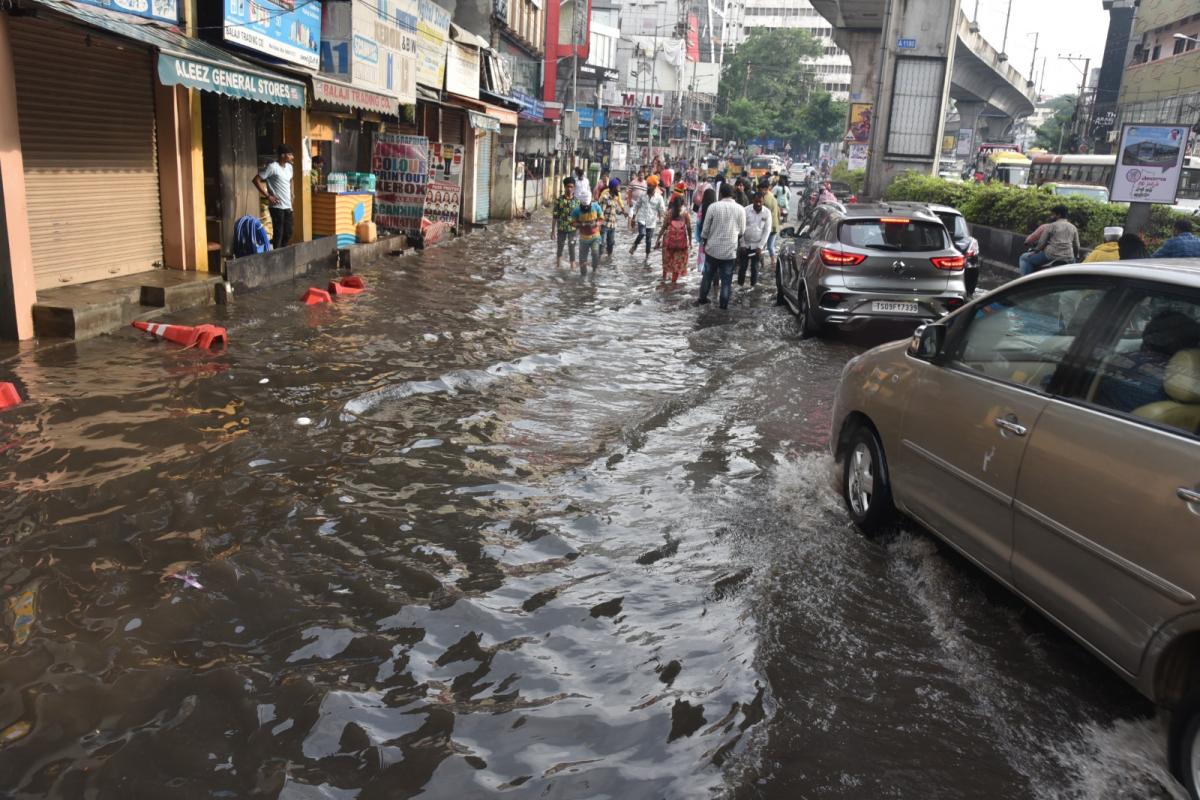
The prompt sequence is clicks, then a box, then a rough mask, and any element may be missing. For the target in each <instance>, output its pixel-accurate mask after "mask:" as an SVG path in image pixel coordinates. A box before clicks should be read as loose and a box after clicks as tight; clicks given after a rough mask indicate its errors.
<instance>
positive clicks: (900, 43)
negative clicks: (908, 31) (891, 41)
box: [896, 39, 917, 50]
mask: <svg viewBox="0 0 1200 800" xmlns="http://www.w3.org/2000/svg"><path fill="white" fill-rule="evenodd" d="M896 47H898V48H899V49H901V50H916V49H917V40H916V39H897V40H896Z"/></svg>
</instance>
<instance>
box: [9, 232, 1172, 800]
mask: <svg viewBox="0 0 1200 800" xmlns="http://www.w3.org/2000/svg"><path fill="white" fill-rule="evenodd" d="M544 228H545V226H544V225H542V224H540V223H538V224H530V225H523V224H513V225H509V226H501V227H498V228H493V229H491V230H490V231H489V232H488V233H486V234H477V235H474V236H471V237H469V238H468V239H466V240H463V241H459V242H455V243H453V244H452V245H449V246H447V247H444V248H439V249H436V250H434V251H432V252H430V253H429V254H427V255H424V256H421V257H419V258H406V259H391V258H385V259H383V260H382V261H380V262H379V263H377V264H375V265H373V266H372V267H371V268H369V269H367V270H365V271H364V273H363V276H364V278H365V279H366V282H367V285H368V286H369V287H370V289H369V291H368V292H367V293H365V294H363V295H360V296H357V297H354V298H350V299H348V300H344V301H339V302H338V303H336V304H334V305H332V306H318V307H305V306H303V305H300V304H299V303H297V302H296V301H295V298H296V297H297V296H298V295H299V289H301V288H302V287H299V286H286V287H279V288H277V289H272V290H267V291H264V292H261V293H258V294H255V295H251V296H247V297H245V298H242V299H240V300H239V302H238V304H237V305H234V306H231V307H227V308H220V309H215V310H212V309H210V310H208V311H206V312H204V314H207V315H209V316H208V317H207V318H206V317H203V316H202V315H201V312H192V315H191V316H190V317H189V316H188V315H181V319H180V321H181V322H183V323H185V324H186V323H187V322H189V321H197V322H198V321H202V320H204V321H207V320H208V319H209V318H211V317H212V316H215V317H217V318H218V319H217V320H215V321H217V322H218V323H219V324H221V325H224V326H225V327H227V328H228V329H229V331H230V335H231V340H232V341H231V347H230V349H229V350H228V351H227V352H226V353H225V354H223V355H219V356H212V355H208V354H201V353H196V352H194V351H183V350H180V349H178V348H174V347H172V346H169V345H163V344H160V343H154V342H149V341H146V340H144V339H142V338H141V337H140V336H136V335H134V334H133V333H132V332H122V333H119V334H117V335H114V336H112V337H105V338H102V339H99V340H94V341H88V342H83V343H80V344H78V345H73V346H68V347H59V348H52V349H44V350H38V351H34V352H32V353H26V354H24V355H22V356H20V357H15V358H13V359H12V360H10V362H9V364H8V367H10V368H11V370H12V372H13V374H14V376H15V377H16V379H17V380H19V381H20V382H21V383H22V385H23V387H24V388H25V390H26V391H27V393H28V395H29V396H30V397H31V398H32V402H30V403H28V404H26V405H24V406H22V407H20V408H18V409H15V410H14V411H12V412H9V413H6V414H5V415H4V416H3V417H2V418H0V442H2V444H0V486H3V488H4V495H3V497H4V500H3V502H2V503H0V555H2V556H3V558H2V559H0V591H2V593H3V595H4V611H5V616H4V625H3V626H2V627H0V787H4V790H5V791H7V792H10V793H11V794H13V795H14V796H18V797H29V798H32V797H43V796H57V797H162V796H165V795H166V794H167V793H168V792H170V793H171V794H172V795H178V796H183V797H193V796H195V797H252V796H261V797H276V796H280V797H287V798H364V799H365V798H374V797H389V798H391V797H410V796H417V795H421V796H423V797H448V798H461V797H479V796H488V795H490V794H493V793H499V792H504V793H505V794H507V795H511V796H514V797H538V798H579V797H620V798H643V797H644V798H661V797H671V798H695V797H704V796H714V795H716V796H720V795H724V794H729V793H732V794H735V795H742V796H764V797H765V796H774V797H789V798H790V797H797V796H811V797H832V796H845V797H862V796H874V795H889V796H897V797H929V796H946V797H963V796H972V795H974V796H985V795H984V794H982V793H981V790H977V789H976V788H975V787H977V786H979V785H981V781H983V780H984V778H985V777H986V780H987V781H989V782H990V783H989V785H990V787H991V788H993V789H995V787H996V786H1003V787H1011V788H1005V789H1002V790H996V791H995V793H994V794H992V795H990V796H996V797H999V796H1005V797H1025V796H1029V795H1030V794H1035V795H1039V796H1055V793H1056V792H1062V794H1061V795H1060V796H1071V797H1075V796H1080V797H1082V796H1085V795H1084V794H1083V793H1081V792H1080V791H1076V789H1074V788H1072V787H1075V786H1077V785H1081V784H1077V783H1071V781H1074V780H1075V777H1074V775H1075V774H1076V772H1080V773H1081V772H1084V771H1085V770H1084V768H1083V766H1081V765H1084V764H1087V763H1090V762H1089V761H1088V759H1092V760H1095V759H1096V758H1098V756H1097V755H1096V754H1097V753H1109V752H1112V750H1113V749H1114V748H1113V745H1112V744H1111V742H1112V741H1113V740H1114V737H1115V738H1116V739H1117V740H1122V739H1123V737H1125V736H1127V735H1128V736H1130V737H1133V736H1138V737H1146V736H1151V737H1152V736H1154V735H1156V734H1154V733H1153V732H1152V731H1149V729H1147V728H1144V727H1139V726H1143V723H1141V722H1139V721H1134V722H1130V723H1117V724H1127V725H1129V726H1130V727H1129V732H1128V733H1121V732H1120V729H1114V728H1111V727H1109V726H1110V725H1111V724H1113V714H1117V713H1123V714H1126V715H1130V714H1139V713H1144V708H1143V707H1141V706H1139V705H1137V703H1136V701H1134V700H1131V699H1129V696H1128V694H1124V695H1120V697H1121V698H1122V699H1121V700H1120V701H1119V702H1118V703H1117V704H1116V708H1117V710H1116V711H1114V712H1112V713H1107V712H1101V711H1098V710H1096V709H1098V708H1102V707H1103V703H1102V701H1101V699H1100V698H1099V697H1098V696H1097V694H1096V692H1092V693H1089V694H1087V695H1086V696H1085V697H1084V698H1083V699H1082V700H1077V701H1076V704H1077V705H1078V706H1079V707H1080V710H1079V711H1078V712H1076V713H1070V714H1069V713H1066V712H1062V711H1059V712H1058V713H1057V714H1049V715H1043V714H1042V711H1043V706H1044V704H1045V703H1046V702H1047V701H1046V699H1045V698H1046V697H1050V698H1052V700H1053V702H1054V703H1056V704H1058V705H1059V706H1065V705H1069V702H1068V700H1069V699H1070V698H1071V697H1073V694H1072V693H1073V692H1075V691H1076V690H1077V681H1076V678H1075V677H1074V675H1073V674H1072V673H1071V670H1076V671H1078V670H1085V671H1087V674H1088V675H1089V676H1093V677H1094V678H1095V680H1097V681H1100V682H1101V685H1102V686H1104V687H1107V689H1112V690H1113V691H1119V690H1117V689H1114V688H1113V687H1114V686H1115V682H1114V681H1109V680H1108V679H1107V678H1105V677H1104V676H1105V673H1104V672H1103V671H1102V670H1099V669H1097V667H1096V666H1095V665H1094V664H1091V663H1090V662H1089V661H1088V660H1087V659H1088V657H1085V656H1082V655H1080V654H1079V653H1077V652H1076V649H1072V648H1074V646H1073V645H1070V644H1069V643H1066V642H1065V641H1064V640H1062V639H1061V637H1059V638H1054V637H1055V634H1054V633H1053V632H1052V631H1048V632H1046V633H1045V636H1046V637H1047V638H1048V639H1049V641H1050V642H1051V644H1050V645H1047V646H1038V645H1036V644H1035V645H1030V644H1028V639H1029V635H1030V634H1029V633H1028V631H1026V630H1023V629H1022V626H1023V625H1028V623H1027V622H1025V621H1024V620H1023V615H1021V614H1020V612H1019V611H1013V610H1012V609H1011V608H1010V607H1009V606H1010V605H1011V604H1009V605H1005V604H1003V603H1001V604H1000V606H999V608H996V607H994V604H993V603H992V602H991V601H988V600H984V599H981V598H980V596H979V589H978V588H977V586H976V585H975V584H974V583H972V580H974V579H973V578H970V577H969V567H966V566H965V565H962V564H960V563H958V562H955V561H947V560H946V558H945V556H944V555H943V554H941V553H940V552H939V551H938V550H937V549H936V548H934V547H933V546H932V545H931V544H930V543H929V542H928V540H927V539H925V538H923V537H922V536H921V535H920V534H909V533H904V534H899V535H898V536H897V538H894V539H892V540H889V541H884V542H882V543H872V542H868V541H866V540H864V539H862V538H861V537H858V536H857V535H856V534H853V532H852V531H850V530H849V528H848V526H847V523H846V519H845V516H844V514H843V513H842V511H841V508H840V505H839V503H838V501H837V498H836V497H835V496H834V495H833V494H832V493H831V492H830V491H829V490H827V489H826V488H825V477H824V476H825V472H826V465H825V464H824V461H823V459H824V456H821V455H819V452H820V450H821V448H822V447H823V444H824V441H825V437H826V436H827V428H828V424H829V411H830V404H831V402H832V398H833V392H834V389H835V383H836V378H837V375H838V374H839V373H840V370H841V366H842V364H843V363H844V362H845V360H846V358H848V357H849V356H850V355H851V354H853V353H855V352H858V351H859V350H861V343H859V342H857V341H854V342H842V343H838V342H833V343H823V342H810V341H805V342H801V341H800V340H799V338H798V336H797V330H796V327H795V323H794V321H793V320H792V319H791V318H790V317H788V316H787V315H785V314H783V313H782V312H780V311H778V310H777V309H774V308H773V307H772V305H771V301H772V300H773V295H772V293H771V292H770V291H769V289H767V290H764V289H763V288H759V289H758V290H755V291H753V292H744V293H742V294H741V295H739V296H738V297H737V298H736V299H735V304H734V307H733V308H732V310H731V312H730V313H728V314H724V313H721V312H720V311H716V310H710V309H705V310H703V311H697V310H696V309H694V308H693V307H692V306H691V305H690V300H691V299H692V293H693V292H694V288H695V287H694V283H693V285H691V286H687V287H678V288H675V289H666V290H662V289H660V288H658V287H657V285H656V283H657V281H656V275H657V272H658V268H657V264H656V263H655V264H652V265H650V266H649V267H647V266H644V265H643V262H642V261H641V260H640V259H637V258H631V257H629V256H627V255H625V254H623V253H622V254H619V255H618V259H617V264H616V268H615V269H614V268H612V267H609V266H607V265H606V266H605V267H603V268H602V271H601V273H600V275H598V276H596V277H589V278H587V279H582V280H581V279H580V278H579V277H578V274H577V273H575V272H574V271H573V270H567V269H563V270H561V271H556V270H555V269H554V267H553V257H552V252H551V247H552V243H551V242H550V241H549V240H548V239H546V238H545V235H544ZM619 251H620V248H618V252H619ZM655 258H657V254H656V255H655ZM964 573H966V574H967V575H968V577H966V578H963V577H961V576H962V575H963V574H964ZM962 597H966V598H967V601H966V602H967V606H966V611H965V614H966V616H964V617H963V618H962V619H961V620H958V619H955V618H954V615H956V614H958V613H959V612H960V611H961V610H962V609H961V604H962V600H961V598H962ZM1016 617H1022V619H1019V620H1018V619H1016ZM980 620H982V621H980ZM973 624H979V625H982V629H983V631H984V633H983V637H984V640H983V641H982V642H981V641H977V640H976V635H975V634H974V633H972V632H971V631H970V630H968V628H970V626H972V625H973ZM1039 636H1040V634H1039ZM1014 642H1016V643H1017V644H1016V645H1014V644H1013V643H1014ZM1013 646H1017V647H1019V648H1022V650H1021V659H1020V669H1019V670H1013V669H1010V668H1009V667H1008V666H1007V664H1006V662H1005V660H1004V659H1001V658H998V657H997V652H1001V651H1003V652H1008V650H1009V649H1010V648H1012V647H1013ZM1027 673H1030V674H1033V675H1034V680H1033V682H1032V686H1031V688H1023V686H1024V684H1023V683H1022V680H1023V677H1022V676H1023V675H1024V674H1027ZM993 720H998V721H995V722H992V721H993ZM1114 731H1116V732H1114ZM1106 742H1107V743H1106ZM1141 752H1149V751H1148V750H1145V749H1143V750H1142V751H1141ZM865 753H872V754H874V755H873V757H872V758H866V757H865V756H864V754H865ZM1055 764H1058V765H1060V767H1062V768H1061V769H1059V770H1058V771H1057V772H1056V770H1055V769H1054V766H1055ZM1156 768H1157V766H1156V765H1154V764H1152V766H1149V767H1144V768H1143V767H1134V766H1130V768H1129V770H1128V771H1129V772H1132V773H1134V774H1135V777H1134V778H1133V779H1132V783H1130V784H1128V785H1129V786H1133V787H1142V788H1143V789H1144V788H1145V787H1146V786H1152V785H1154V783H1153V775H1152V772H1153V769H1156ZM1147 775H1150V777H1146V776H1147ZM981 776H983V777H981ZM1064 776H1065V777H1064ZM931 783H932V785H933V786H935V787H937V788H936V789H935V790H931V789H930V785H931ZM1088 785H1091V784H1088ZM885 789H886V790H885ZM939 792H941V794H940V795H939Z"/></svg>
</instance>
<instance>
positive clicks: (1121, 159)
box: [1109, 122, 1188, 205]
mask: <svg viewBox="0 0 1200 800" xmlns="http://www.w3.org/2000/svg"><path fill="white" fill-rule="evenodd" d="M1187 141H1188V126H1186V125H1142V124H1140V123H1128V122H1127V123H1125V125H1124V126H1122V128H1121V145H1120V147H1119V148H1117V164H1116V167H1115V168H1114V169H1113V179H1112V180H1113V184H1112V189H1111V191H1110V192H1109V194H1110V196H1111V198H1112V202H1114V203H1162V204H1165V205H1173V204H1174V203H1175V196H1176V193H1177V192H1178V190H1179V179H1180V178H1181V177H1182V176H1183V157H1184V152H1185V150H1186V148H1187Z"/></svg>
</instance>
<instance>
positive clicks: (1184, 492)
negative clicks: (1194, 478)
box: [1175, 486, 1200, 503]
mask: <svg viewBox="0 0 1200 800" xmlns="http://www.w3.org/2000/svg"><path fill="white" fill-rule="evenodd" d="M1175 494H1177V495H1179V499H1180V500H1182V501H1183V502H1185V503H1200V492H1197V491H1195V490H1194V489H1189V488H1187V487H1186V486H1180V487H1179V488H1178V489H1176V490H1175Z"/></svg>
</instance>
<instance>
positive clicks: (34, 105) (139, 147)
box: [9, 17, 163, 289]
mask: <svg viewBox="0 0 1200 800" xmlns="http://www.w3.org/2000/svg"><path fill="white" fill-rule="evenodd" d="M9 21H10V26H11V31H12V42H13V61H14V69H15V72H16V85H17V115H18V118H19V119H18V124H19V128H20V132H21V150H22V154H23V157H24V161H25V189H26V196H27V200H28V205H29V232H30V236H31V238H32V241H33V269H34V275H35V278H36V284H37V288H38V289H49V288H53V287H54V286H59V285H62V284H64V283H79V282H82V281H89V280H99V279H101V278H108V277H111V276H113V275H125V274H128V273H132V272H141V271H143V270H148V269H152V268H154V267H155V266H156V265H160V264H161V262H162V258H163V245H162V214H161V211H160V204H159V195H158V162H157V154H156V152H155V143H154V86H153V83H152V80H153V75H154V65H153V63H152V56H151V52H150V50H149V48H146V47H144V46H142V45H139V44H135V43H133V42H121V43H120V46H119V47H118V44H117V43H116V42H115V41H113V40H112V39H109V38H106V37H105V36H103V35H97V34H91V35H89V34H86V33H85V32H84V31H82V30H79V29H73V28H67V27H63V26H59V25H56V24H53V23H50V22H46V21H42V20H33V19H27V18H23V17H11V18H10V20H9ZM68 66H69V69H67V67H68ZM64 70H67V71H65V72H64Z"/></svg>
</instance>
